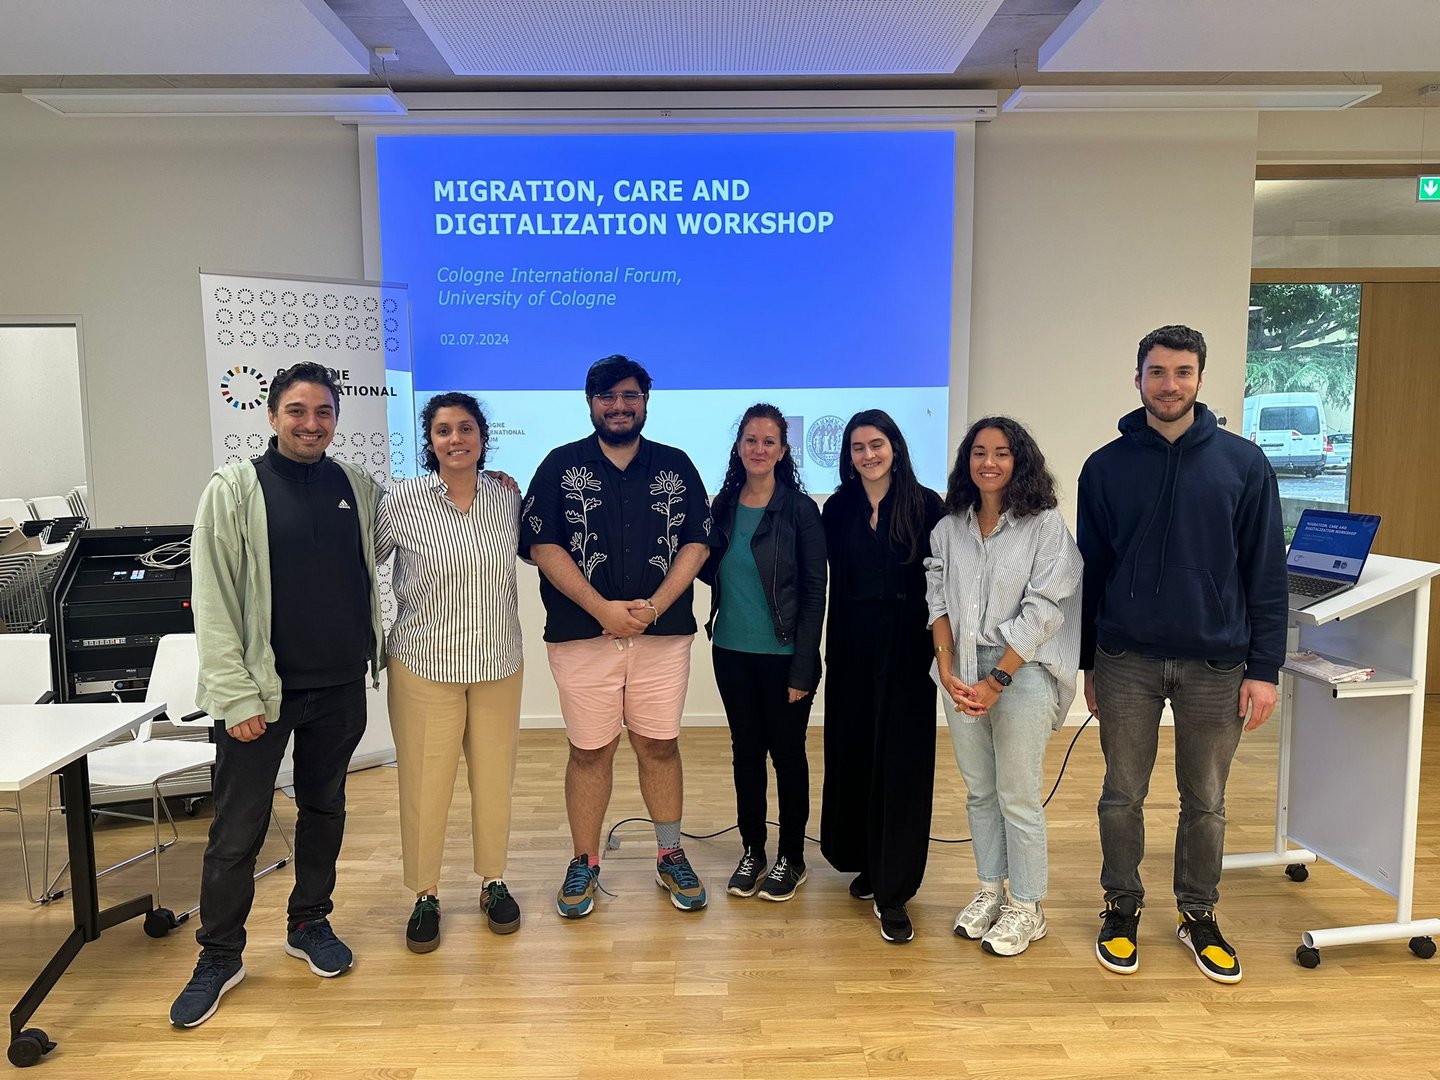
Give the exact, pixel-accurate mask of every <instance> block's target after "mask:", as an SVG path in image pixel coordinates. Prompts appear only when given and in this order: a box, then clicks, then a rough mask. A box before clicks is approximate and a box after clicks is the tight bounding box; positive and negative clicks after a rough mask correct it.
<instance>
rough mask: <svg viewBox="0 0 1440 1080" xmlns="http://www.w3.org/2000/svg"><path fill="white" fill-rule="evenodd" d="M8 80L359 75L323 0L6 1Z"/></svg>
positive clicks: (0, 52) (349, 39)
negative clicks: (38, 77)
mask: <svg viewBox="0 0 1440 1080" xmlns="http://www.w3.org/2000/svg"><path fill="white" fill-rule="evenodd" d="M0 71H3V72H4V73H5V74H7V75H169V74H176V75H181V74H183V75H204V74H213V75H225V74H237V75H238V74H245V75H263V74H270V73H274V74H286V75H363V74H368V73H369V71H370V60H369V57H368V55H367V53H366V50H365V47H364V46H363V45H361V44H360V42H359V41H358V40H356V38H355V35H354V34H352V33H351V32H350V31H349V30H348V29H347V28H346V27H345V25H344V24H343V23H342V22H341V21H340V19H339V17H338V16H337V15H336V14H335V13H334V12H333V11H331V10H330V8H328V7H327V6H326V5H325V4H324V3H322V2H321V0H243V2H241V0H183V2H181V3H176V2H175V0H3V4H0Z"/></svg>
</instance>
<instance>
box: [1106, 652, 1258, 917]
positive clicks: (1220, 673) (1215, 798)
mask: <svg viewBox="0 0 1440 1080" xmlns="http://www.w3.org/2000/svg"><path fill="white" fill-rule="evenodd" d="M1244 677H1245V665H1244V663H1243V662H1241V663H1223V664H1216V663H1211V662H1210V661H1208V660H1175V659H1171V660H1158V659H1151V658H1148V657H1144V656H1140V655H1139V654H1137V653H1133V652H1124V653H1121V654H1120V655H1118V656H1114V655H1111V654H1110V653H1107V652H1105V650H1103V649H1097V650H1096V651H1095V701H1096V705H1097V706H1098V707H1099V713H1100V748H1101V750H1102V751H1103V752H1104V754H1105V786H1104V789H1103V791H1102V792H1101V794H1100V807H1099V812H1100V851H1101V854H1102V856H1103V859H1104V863H1103V866H1102V867H1101V870H1100V884H1101V886H1102V887H1103V888H1104V890H1105V899H1106V900H1107V901H1109V900H1114V899H1115V898H1117V897H1120V896H1131V897H1134V898H1135V900H1136V902H1137V903H1138V902H1143V901H1144V898H1145V889H1144V887H1143V886H1142V885H1141V884H1140V860H1141V859H1142V858H1144V856H1145V796H1146V794H1147V793H1148V792H1149V790H1150V774H1151V772H1152V771H1153V770H1154V768H1155V752H1156V748H1157V746H1158V744H1159V738H1160V711H1161V709H1162V708H1163V707H1164V705H1165V700H1166V699H1167V698H1168V699H1169V700H1170V706H1171V710H1172V711H1173V712H1174V714H1175V782H1176V784H1177V785H1178V786H1179V789H1180V822H1179V825H1178V826H1177V828H1176V830H1175V900H1176V902H1177V904H1178V905H1179V908H1180V910H1181V911H1210V910H1212V909H1213V908H1214V907H1215V904H1216V901H1218V900H1219V898H1220V860H1221V858H1222V857H1223V855H1224V852H1225V783H1226V781H1227V780H1228V779H1229V777H1230V762H1231V761H1232V760H1233V759H1234V757H1235V749H1236V747H1238V746H1239V745H1240V735H1241V732H1242V730H1243V727H1244V723H1245V721H1244V718H1243V717H1241V716H1240V715H1239V713H1238V711H1237V710H1238V707H1239V702H1240V683H1241V681H1242V680H1243V679H1244Z"/></svg>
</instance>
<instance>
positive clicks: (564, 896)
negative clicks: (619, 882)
mask: <svg viewBox="0 0 1440 1080" xmlns="http://www.w3.org/2000/svg"><path fill="white" fill-rule="evenodd" d="M599 886H600V868H599V867H598V866H591V865H590V856H589V855H576V856H575V858H573V859H571V860H570V868H569V869H568V870H566V871H565V881H564V883H563V884H562V885H561V886H560V894H559V895H558V896H556V897H555V910H556V911H558V912H560V914H561V916H562V917H563V918H566V919H583V918H584V917H585V916H586V915H589V914H590V912H591V911H593V910H594V909H595V890H596V889H597V888H599Z"/></svg>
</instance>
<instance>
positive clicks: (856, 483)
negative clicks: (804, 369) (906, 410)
mask: <svg viewBox="0 0 1440 1080" xmlns="http://www.w3.org/2000/svg"><path fill="white" fill-rule="evenodd" d="M862 427H873V428H875V429H876V430H877V431H879V432H880V434H882V435H884V436H885V438H887V439H889V440H890V450H891V453H892V455H893V459H892V464H891V466H890V494H891V495H892V496H893V497H894V502H893V506H892V509H891V511H890V543H891V544H893V545H894V546H895V547H897V548H902V549H904V551H905V552H906V555H905V561H906V562H914V561H915V559H916V558H917V557H918V556H920V555H923V554H924V553H926V552H928V551H929V550H930V537H929V533H928V531H927V529H926V524H927V522H926V520H925V489H924V488H923V487H922V486H921V485H920V481H919V480H917V479H916V478H915V469H914V468H913V467H912V466H911V464H910V447H909V446H908V445H906V443H905V436H904V435H902V434H900V426H899V425H898V424H896V423H895V421H894V420H892V419H891V418H890V414H889V413H887V412H885V410H883V409H866V410H864V411H863V412H858V413H856V414H855V415H854V416H852V417H851V418H850V422H849V423H848V424H846V425H845V434H844V435H843V436H841V438H840V486H839V487H837V488H836V489H835V491H836V493H837V494H838V493H841V492H849V493H850V494H851V495H852V496H854V497H857V498H859V499H861V500H862V501H863V500H864V499H865V486H864V481H862V480H861V479H860V473H859V472H857V471H856V469H855V463H854V462H853V461H852V460H850V439H851V437H852V436H853V435H854V434H855V429H856V428H862Z"/></svg>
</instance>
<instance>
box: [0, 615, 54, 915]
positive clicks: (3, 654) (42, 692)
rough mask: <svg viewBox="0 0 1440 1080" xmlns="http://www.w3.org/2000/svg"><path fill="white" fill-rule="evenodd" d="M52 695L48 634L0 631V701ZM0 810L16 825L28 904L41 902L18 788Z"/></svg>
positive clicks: (28, 700)
mask: <svg viewBox="0 0 1440 1080" xmlns="http://www.w3.org/2000/svg"><path fill="white" fill-rule="evenodd" d="M54 696H55V695H54V693H53V692H52V687H51V685H50V635H49V634H0V704H4V705H30V704H32V703H38V702H43V701H46V700H48V699H49V698H52V697H54ZM0 813H6V814H14V815H15V821H16V823H17V824H18V825H19V827H20V865H21V866H22V867H23V868H24V871H25V895H26V896H27V897H29V898H30V902H31V903H32V904H40V903H43V902H44V901H45V893H44V892H43V891H42V892H40V893H36V891H35V884H34V882H33V881H32V880H31V877H30V849H29V846H28V845H27V844H26V843H25V811H24V808H23V807H22V806H21V804H20V792H18V791H17V792H16V793H15V805H14V806H0ZM45 841H46V847H47V852H48V847H49V841H50V836H49V830H46V836H45ZM47 857H48V856H47Z"/></svg>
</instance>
